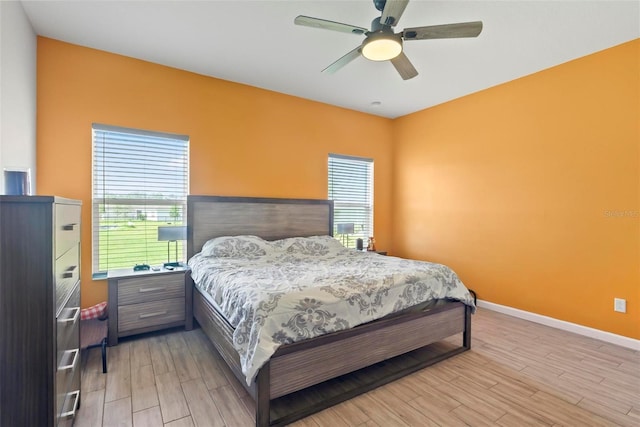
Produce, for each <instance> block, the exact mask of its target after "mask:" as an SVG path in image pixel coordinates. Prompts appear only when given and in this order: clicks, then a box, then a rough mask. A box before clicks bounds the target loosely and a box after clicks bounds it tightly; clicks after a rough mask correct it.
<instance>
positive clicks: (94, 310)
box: [80, 301, 107, 320]
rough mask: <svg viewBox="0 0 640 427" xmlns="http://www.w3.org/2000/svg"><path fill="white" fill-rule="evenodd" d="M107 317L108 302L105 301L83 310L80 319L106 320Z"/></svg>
mask: <svg viewBox="0 0 640 427" xmlns="http://www.w3.org/2000/svg"><path fill="white" fill-rule="evenodd" d="M106 317H107V302H106V301H103V302H101V303H99V304H96V305H94V306H91V307H88V308H83V309H82V311H81V312H80V319H82V320H89V319H104V318H106Z"/></svg>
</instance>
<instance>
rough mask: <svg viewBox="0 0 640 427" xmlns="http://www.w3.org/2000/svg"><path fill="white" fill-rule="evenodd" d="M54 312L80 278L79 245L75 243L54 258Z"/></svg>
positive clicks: (57, 310) (60, 306) (58, 308)
mask: <svg viewBox="0 0 640 427" xmlns="http://www.w3.org/2000/svg"><path fill="white" fill-rule="evenodd" d="M55 277H56V313H59V312H60V309H61V308H62V304H64V301H65V300H66V299H67V297H68V295H69V292H71V290H72V289H73V287H74V285H75V284H76V283H77V282H78V279H79V278H80V245H78V244H76V245H75V246H74V247H72V248H70V249H69V250H68V251H67V252H66V253H64V254H63V255H62V256H61V257H59V258H58V259H57V260H56V264H55Z"/></svg>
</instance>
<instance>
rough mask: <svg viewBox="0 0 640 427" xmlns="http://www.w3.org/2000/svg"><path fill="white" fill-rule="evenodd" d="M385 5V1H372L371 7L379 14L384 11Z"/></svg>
mask: <svg viewBox="0 0 640 427" xmlns="http://www.w3.org/2000/svg"><path fill="white" fill-rule="evenodd" d="M386 4H387V0H373V5H374V6H375V7H376V9H378V10H379V11H380V12H382V11H383V10H384V6H385V5H386Z"/></svg>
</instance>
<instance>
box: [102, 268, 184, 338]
mask: <svg viewBox="0 0 640 427" xmlns="http://www.w3.org/2000/svg"><path fill="white" fill-rule="evenodd" d="M188 271H189V269H188V268H184V267H176V268H175V269H173V270H166V269H164V268H162V269H159V270H157V271H154V270H143V271H133V268H125V269H118V270H109V274H108V276H107V278H108V282H109V304H108V305H109V345H116V344H118V338H120V337H125V336H128V335H134V334H140V333H144V332H150V331H157V330H160V329H166V328H171V327H175V326H184V327H185V329H186V330H190V329H192V328H193V312H192V302H191V298H192V290H191V287H190V286H189V281H188V280H186V277H185V276H186V273H187V272H188Z"/></svg>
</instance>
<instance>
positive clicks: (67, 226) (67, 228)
mask: <svg viewBox="0 0 640 427" xmlns="http://www.w3.org/2000/svg"><path fill="white" fill-rule="evenodd" d="M77 225H78V223H77V222H74V223H71V224H65V225H63V226H62V229H63V230H64V231H73V229H74V228H76V226H77Z"/></svg>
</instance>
